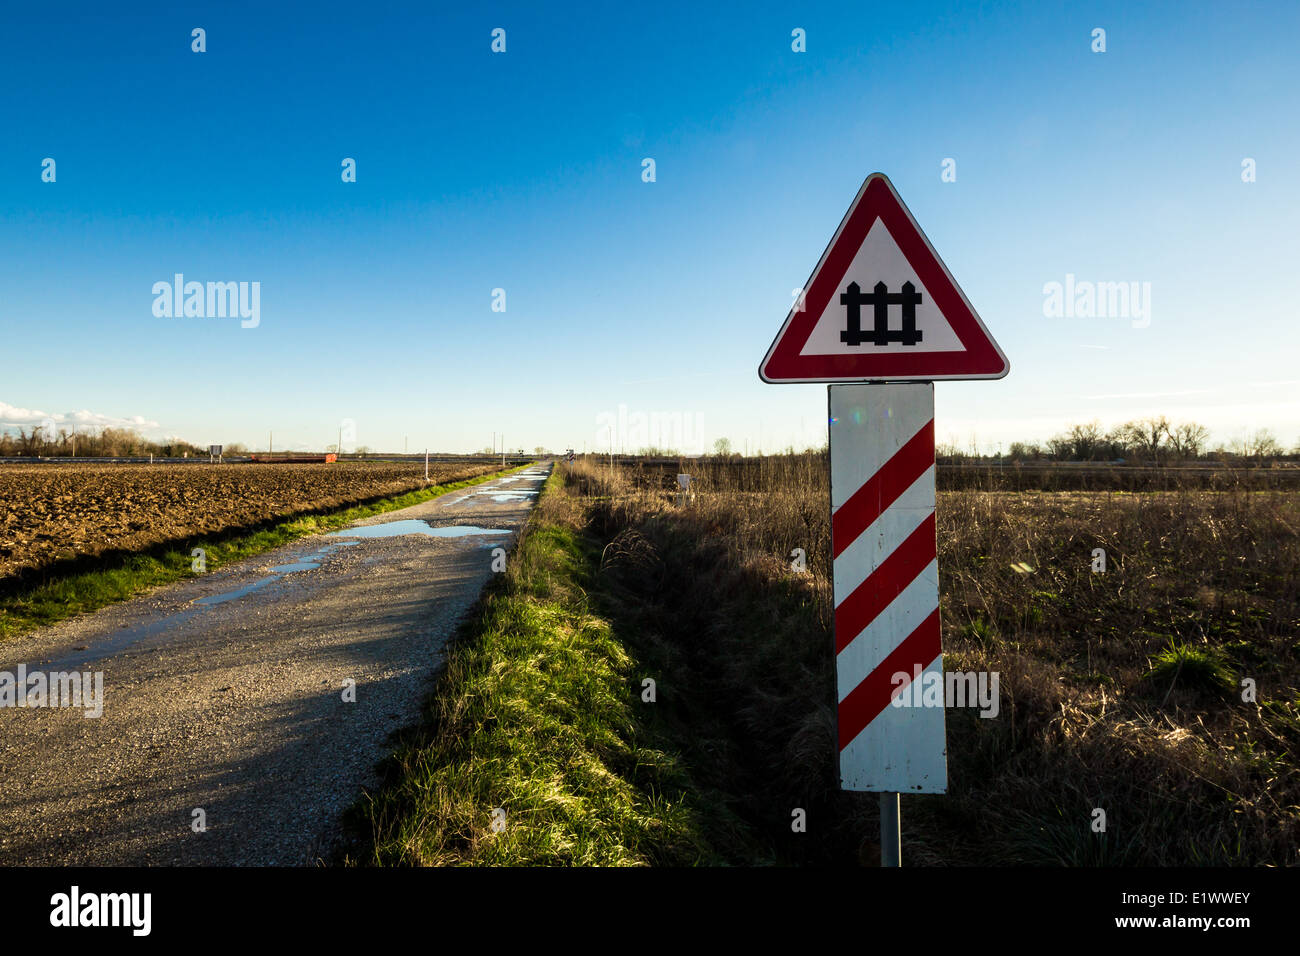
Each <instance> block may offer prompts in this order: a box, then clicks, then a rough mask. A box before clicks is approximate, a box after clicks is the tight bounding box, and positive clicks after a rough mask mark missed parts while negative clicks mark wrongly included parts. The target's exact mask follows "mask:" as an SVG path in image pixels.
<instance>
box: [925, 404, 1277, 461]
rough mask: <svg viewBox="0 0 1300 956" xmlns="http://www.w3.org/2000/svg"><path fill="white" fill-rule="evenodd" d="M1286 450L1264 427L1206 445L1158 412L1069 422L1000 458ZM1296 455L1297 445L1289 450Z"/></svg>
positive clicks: (1192, 428)
mask: <svg viewBox="0 0 1300 956" xmlns="http://www.w3.org/2000/svg"><path fill="white" fill-rule="evenodd" d="M935 451H936V457H938V458H939V459H944V458H949V459H952V458H970V457H995V456H992V455H988V456H980V455H967V454H964V453H963V452H961V451H960V450H959V449H958V448H957V447H956V445H955V444H953V443H947V444H940V445H939V446H938V447H937V448H936V449H935ZM1285 454H1286V450H1285V449H1284V448H1283V446H1282V443H1281V442H1280V441H1278V439H1277V436H1276V435H1274V434H1273V432H1272V431H1270V430H1269V429H1267V428H1257V429H1255V430H1254V431H1252V432H1249V433H1243V434H1241V435H1239V436H1238V437H1236V438H1234V439H1232V440H1231V441H1229V442H1228V443H1226V444H1224V443H1222V442H1220V443H1218V444H1216V445H1214V446H1213V447H1211V446H1210V430H1209V429H1208V428H1206V427H1205V426H1204V425H1201V424H1199V423H1197V422H1171V421H1170V420H1169V419H1168V418H1167V417H1165V416H1164V415H1157V416H1152V417H1149V418H1143V419H1137V420H1134V421H1130V422H1125V423H1124V424H1122V425H1116V426H1114V427H1112V428H1109V429H1106V428H1103V427H1102V425H1101V423H1100V422H1099V421H1097V420H1095V419H1094V420H1093V421H1091V422H1085V423H1082V424H1074V425H1071V426H1069V427H1068V428H1067V429H1066V430H1065V431H1063V432H1060V433H1058V434H1056V435H1053V436H1052V437H1051V438H1049V439H1047V441H1046V442H1044V443H1039V442H1022V441H1015V442H1012V443H1011V444H1010V445H1009V446H1008V448H1007V453H1006V456H1005V457H1006V458H1008V459H1010V460H1012V461H1035V460H1043V461H1097V462H1119V461H1123V462H1134V461H1140V462H1155V463H1159V462H1169V461H1199V460H1206V459H1216V460H1218V459H1227V458H1237V459H1254V460H1256V461H1265V460H1270V459H1274V458H1280V457H1282V456H1284V455H1285ZM1291 454H1292V455H1300V444H1298V445H1297V446H1296V448H1295V449H1293V450H1292V451H1291Z"/></svg>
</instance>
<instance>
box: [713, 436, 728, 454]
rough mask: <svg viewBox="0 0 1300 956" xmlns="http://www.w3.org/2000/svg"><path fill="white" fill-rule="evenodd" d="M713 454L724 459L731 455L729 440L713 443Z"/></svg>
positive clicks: (722, 439)
mask: <svg viewBox="0 0 1300 956" xmlns="http://www.w3.org/2000/svg"><path fill="white" fill-rule="evenodd" d="M713 453H714V454H715V455H717V456H718V457H719V458H725V457H727V456H728V455H730V454H731V439H730V438H719V439H718V440H717V441H715V442H714V443H713Z"/></svg>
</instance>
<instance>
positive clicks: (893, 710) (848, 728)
mask: <svg viewBox="0 0 1300 956" xmlns="http://www.w3.org/2000/svg"><path fill="white" fill-rule="evenodd" d="M828 391H829V402H830V419H831V425H830V436H831V441H830V447H831V527H832V530H831V550H832V556H833V571H834V582H833V590H834V595H835V647H836V662H835V672H836V684H837V688H838V690H837V693H838V700H839V710H838V723H839V750H840V786H841V787H842V788H843V789H845V790H874V791H884V792H893V791H897V792H906V793H945V792H947V788H948V767H947V747H946V739H945V729H944V702H943V691H942V687H943V679H942V678H943V655H942V653H941V650H940V645H939V613H938V611H939V575H938V567H939V566H938V559H937V554H936V540H935V532H934V386H933V384H932V383H929V382H922V383H908V384H897V385H890V384H872V385H832V386H830V387H829V390H828ZM918 672H919V673H920V674H921V675H922V679H923V680H924V679H925V676H924V675H926V674H936V675H937V676H938V680H939V688H940V690H939V693H938V699H937V706H923V704H924V703H925V701H924V700H923V699H922V696H921V693H920V691H921V686H917V687H915V688H912V687H910V686H909V685H910V684H911V682H912V681H913V678H914V675H915V674H917V673H918ZM897 674H905V675H906V682H905V683H903V684H901V685H900V684H899V683H898V682H897V681H895V680H894V678H895V675H897ZM900 690H901V694H902V699H903V700H907V701H909V702H910V701H911V700H912V698H913V696H915V698H916V699H915V706H901V707H900V706H894V705H893V704H892V703H891V700H892V698H894V697H898V696H899V695H900ZM913 691H915V695H913V693H912V692H913ZM930 702H931V703H936V701H934V700H933V699H932V700H931V701H930Z"/></svg>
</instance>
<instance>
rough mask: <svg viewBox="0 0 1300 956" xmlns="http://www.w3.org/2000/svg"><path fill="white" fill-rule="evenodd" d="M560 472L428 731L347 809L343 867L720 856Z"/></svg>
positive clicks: (720, 814)
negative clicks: (606, 597) (597, 601)
mask: <svg viewBox="0 0 1300 956" xmlns="http://www.w3.org/2000/svg"><path fill="white" fill-rule="evenodd" d="M560 484H562V479H561V476H560V474H559V469H557V470H556V473H555V474H552V476H551V477H550V479H548V481H547V482H546V484H545V485H544V486H543V491H542V495H541V496H540V498H539V502H538V505H537V507H536V509H535V510H534V512H533V515H532V516H531V518H530V520H529V524H528V526H527V528H526V529H525V531H524V533H523V534H522V535H521V540H520V542H519V544H518V546H517V548H516V550H515V552H514V554H513V555H512V556H511V558H510V563H509V567H508V568H507V570H506V572H505V573H503V574H502V575H500V576H499V577H498V578H497V579H496V580H495V581H494V582H493V583H492V584H491V585H490V586H489V588H488V589H487V591H486V592H485V594H484V597H483V598H482V600H481V601H480V603H479V605H478V606H477V608H476V611H475V612H474V613H473V614H471V616H470V618H469V620H468V621H467V623H466V625H465V626H464V627H463V628H462V631H461V633H460V634H459V636H458V637H457V639H456V640H455V641H454V642H453V644H452V646H451V648H450V649H449V652H448V658H447V664H446V667H445V669H444V670H443V671H442V672H441V674H440V676H439V678H438V682H437V686H436V688H435V691H434V693H433V694H432V695H431V696H430V698H429V701H428V703H427V709H426V716H425V720H424V722H423V723H422V724H421V725H420V726H419V727H416V728H413V729H411V730H408V731H406V732H405V733H404V734H402V735H400V736H399V738H398V741H397V746H396V750H395V752H394V754H393V756H392V757H391V758H390V759H389V760H387V761H386V762H385V764H384V765H382V766H381V768H380V769H381V774H382V777H383V783H382V785H381V787H380V788H379V789H378V791H377V792H376V793H374V794H371V795H368V796H367V797H365V798H363V799H362V800H361V801H360V802H359V803H358V804H357V805H356V806H354V807H353V809H352V811H351V812H350V813H349V814H348V819H347V822H348V824H349V828H350V830H351V831H352V833H353V834H354V837H355V843H354V844H353V845H352V846H351V847H350V848H349V849H348V851H347V852H346V854H344V856H343V862H344V863H345V864H349V865H399V866H400V865H601V866H636V865H691V864H700V863H717V862H725V857H724V856H723V855H722V854H720V852H719V851H718V850H717V849H715V847H714V845H713V844H712V842H711V841H710V839H709V838H708V836H706V831H709V830H712V831H714V832H725V830H723V829H721V828H723V827H725V826H726V823H727V821H726V810H725V808H724V807H722V805H721V804H720V803H715V802H713V801H711V800H709V798H708V794H707V793H702V792H701V791H700V789H699V788H698V787H697V786H695V785H694V783H693V782H692V780H691V779H690V776H689V773H688V771H687V768H686V767H685V766H684V765H683V764H682V762H681V760H680V758H679V757H678V756H677V755H676V754H675V753H674V752H673V751H672V750H671V749H669V748H666V747H665V746H664V742H665V740H666V739H668V737H670V736H671V734H670V733H669V732H668V731H667V729H666V728H665V727H664V726H663V724H662V721H661V719H660V718H659V717H658V716H657V713H656V705H655V704H654V703H652V702H649V701H647V700H646V696H647V694H646V691H647V690H648V688H647V686H646V685H645V684H644V683H643V680H644V677H645V676H646V675H647V673H648V672H653V671H654V667H653V665H651V664H648V663H647V662H646V661H643V660H640V659H638V657H637V656H636V655H635V652H634V651H633V650H630V649H629V647H628V645H627V644H626V643H625V642H624V641H623V640H622V639H621V637H620V635H619V634H618V633H617V631H616V629H615V628H614V627H613V626H612V625H611V623H610V622H609V621H608V620H607V619H605V618H604V617H603V616H602V615H601V614H600V612H599V610H598V608H596V607H595V606H594V605H593V602H592V600H591V599H590V598H589V596H588V592H589V591H590V590H591V588H592V586H593V575H594V574H595V573H596V569H597V568H598V565H599V561H600V550H599V547H598V546H597V545H595V544H594V543H593V542H592V541H591V539H590V538H588V537H587V536H586V535H584V534H583V533H582V532H581V530H580V529H579V527H578V526H577V524H576V523H575V521H574V520H573V514H572V512H573V510H574V502H573V501H572V499H570V498H568V497H566V496H565V495H564V494H563V493H562V492H560V491H559V489H558V486H559V485H560Z"/></svg>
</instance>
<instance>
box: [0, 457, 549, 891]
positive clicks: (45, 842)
mask: <svg viewBox="0 0 1300 956" xmlns="http://www.w3.org/2000/svg"><path fill="white" fill-rule="evenodd" d="M549 471H550V466H549V464H548V465H535V466H532V467H531V468H529V469H528V470H527V471H526V472H522V473H520V474H518V475H517V476H507V477H505V478H500V479H495V480H493V481H492V482H488V483H485V484H482V485H476V486H473V487H471V488H467V489H463V490H461V491H455V492H451V493H449V494H447V495H444V496H442V497H440V498H436V499H434V500H432V501H428V502H425V503H424V504H420V505H416V506H415V507H413V508H405V509H403V510H401V511H393V512H389V513H387V514H383V515H378V516H375V517H373V518H367V519H365V520H362V521H359V522H356V523H355V524H353V525H350V526H349V527H348V528H347V529H346V530H345V531H343V532H339V533H336V535H316V536H313V537H310V538H303V539H300V540H299V541H297V542H294V543H293V544H291V545H288V546H286V547H283V548H279V549H277V550H275V551H273V552H268V553H267V554H265V555H262V556H260V557H257V558H251V559H249V560H247V561H243V562H241V563H239V564H237V565H234V566H231V567H227V568H223V569H221V570H220V571H214V572H212V573H210V574H206V575H201V576H199V577H197V578H194V579H192V580H188V581H185V582H182V583H179V584H177V585H173V586H169V587H166V588H162V589H160V590H158V591H155V592H153V593H151V594H149V595H147V596H145V597H141V598H138V599H136V600H132V601H128V602H125V603H123V604H119V605H115V606H113V607H109V608H105V609H103V610H102V611H100V612H98V613H95V614H92V615H88V616H86V617H83V618H79V619H76V620H71V621H66V622H63V623H61V624H58V625H55V626H53V627H49V628H45V629H42V630H41V631H39V632H37V633H35V634H33V635H30V636H27V637H24V638H19V639H17V640H15V641H10V642H7V643H4V644H0V681H3V680H4V676H3V675H4V673H5V672H7V673H9V674H11V675H17V673H18V668H19V666H20V665H25V667H26V669H27V672H28V673H29V674H31V673H33V672H36V671H41V672H87V673H94V672H102V674H103V714H102V716H100V717H97V718H96V717H86V716H85V710H84V709H77V708H70V707H59V708H52V707H45V708H41V707H37V708H31V707H22V708H18V707H0V864H3V865H55V864H57V865H65V864H84V865H271V864H274V865H310V864H312V863H315V862H317V861H318V860H320V859H321V858H328V856H329V854H330V852H331V850H332V848H333V847H334V846H335V845H336V842H337V840H338V837H339V815H340V813H341V811H343V810H344V809H345V808H346V807H347V806H348V805H350V804H351V803H352V802H353V801H354V800H355V799H356V798H357V797H358V796H359V795H360V793H361V790H362V788H363V787H366V786H372V785H373V784H374V783H375V782H376V778H375V774H374V766H375V764H376V763H377V762H378V761H379V760H380V759H381V758H382V757H383V756H385V754H386V753H387V744H386V742H387V739H388V736H389V734H390V733H391V732H392V731H394V730H396V729H398V728H400V727H403V726H406V725H409V724H411V723H413V722H414V721H415V720H416V719H417V718H418V716H419V705H420V701H421V698H422V697H423V696H424V694H425V693H426V692H427V690H428V689H429V686H430V685H429V679H430V677H431V676H432V674H433V673H434V671H435V670H436V668H437V667H438V665H439V664H440V663H441V661H442V653H443V648H444V646H445V644H446V641H447V639H448V638H449V637H450V636H451V635H452V634H453V633H454V631H455V628H456V626H457V624H458V623H459V622H460V620H461V619H462V618H463V616H464V614H465V612H466V611H467V610H468V609H469V608H470V607H471V606H472V605H473V604H474V602H475V601H476V600H477V598H478V596H479V593H480V592H481V590H482V588H483V586H484V585H485V584H486V583H487V581H488V579H489V578H491V576H492V574H493V571H492V563H493V558H494V548H496V547H504V548H506V549H507V550H508V549H509V548H510V547H511V546H512V545H513V541H514V538H515V536H516V534H517V533H518V530H519V528H520V527H521V525H522V523H523V521H524V519H525V518H526V516H527V514H528V512H529V510H530V509H531V508H532V505H533V503H534V502H535V501H536V494H537V490H538V488H539V487H540V484H541V481H542V480H543V479H544V478H545V477H546V475H547V474H549ZM467 526H468V527H470V528H471V533H468V534H464V533H463V529H464V528H465V527H467ZM370 535H375V536H373V537H371V536H370ZM435 535H447V536H435ZM349 681H354V682H355V694H354V695H353V696H355V701H354V702H353V701H349V700H345V697H347V696H349V694H348V693H347V692H346V687H347V686H348V684H347V682H349ZM90 686H92V687H93V683H92V684H91V685H90ZM196 810H201V811H202V812H203V818H205V822H206V832H196V830H195V827H194V824H195V821H196V819H198V817H196V814H195V811H196Z"/></svg>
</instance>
